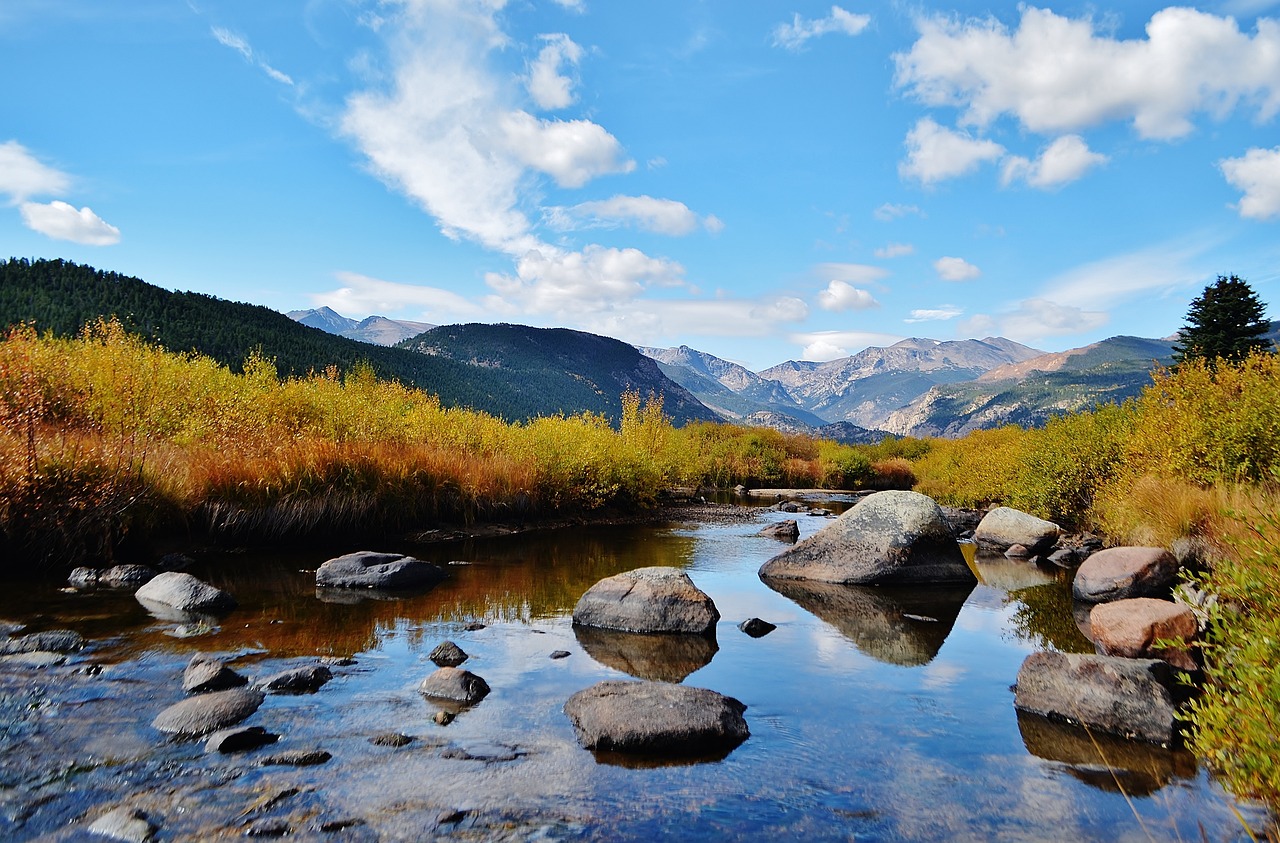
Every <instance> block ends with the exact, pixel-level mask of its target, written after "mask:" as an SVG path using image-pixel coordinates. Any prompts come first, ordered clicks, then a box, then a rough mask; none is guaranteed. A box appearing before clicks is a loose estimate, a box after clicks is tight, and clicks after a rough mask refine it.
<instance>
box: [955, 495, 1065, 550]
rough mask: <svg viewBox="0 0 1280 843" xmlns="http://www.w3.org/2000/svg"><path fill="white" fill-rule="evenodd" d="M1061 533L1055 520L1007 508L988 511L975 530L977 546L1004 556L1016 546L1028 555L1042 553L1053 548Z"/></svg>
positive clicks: (1002, 507)
mask: <svg viewBox="0 0 1280 843" xmlns="http://www.w3.org/2000/svg"><path fill="white" fill-rule="evenodd" d="M1061 534H1062V528H1061V527H1059V526H1058V525H1057V524H1055V523H1053V522H1052V521H1045V520H1044V519H1043V518H1036V517H1035V516H1034V515H1028V514H1027V513H1025V512H1022V511H1020V510H1017V509H1013V508H1011V507H1007V506H998V507H996V508H995V509H993V510H991V511H990V512H988V513H987V514H986V515H985V516H983V518H982V521H981V522H979V524H978V526H977V528H976V529H975V530H974V531H973V537H974V540H975V541H977V543H978V547H980V548H982V549H984V550H995V551H999V552H1001V553H1003V552H1004V551H1005V550H1006V549H1008V548H1009V547H1010V546H1011V545H1015V544H1020V545H1023V546H1024V547H1026V548H1027V551H1028V553H1040V552H1041V551H1044V550H1048V549H1049V548H1050V547H1052V546H1053V544H1054V542H1056V541H1057V540H1058V536H1060V535H1061Z"/></svg>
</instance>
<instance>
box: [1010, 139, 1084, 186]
mask: <svg viewBox="0 0 1280 843" xmlns="http://www.w3.org/2000/svg"><path fill="white" fill-rule="evenodd" d="M1108 160H1109V159H1108V158H1107V156H1105V155H1103V154H1101V153H1098V152H1094V151H1093V150H1091V149H1089V145H1088V144H1086V143H1085V142H1084V139H1083V138H1081V137H1080V136H1079V135H1063V136H1062V137H1060V138H1058V139H1057V140H1055V141H1054V142H1053V143H1051V144H1049V146H1048V147H1046V148H1045V150H1044V151H1043V152H1041V153H1040V157H1039V158H1037V159H1036V160H1035V161H1030V160H1028V159H1026V158H1023V157H1021V156H1019V155H1015V156H1012V157H1010V158H1009V159H1008V160H1006V161H1005V163H1004V171H1003V173H1002V174H1001V181H1002V182H1003V183H1004V184H1010V183H1011V182H1014V181H1017V180H1019V179H1022V180H1025V181H1026V183H1027V184H1029V185H1031V186H1032V187H1039V188H1042V189H1047V188H1053V187H1060V186H1062V185H1064V184H1067V183H1068V182H1073V181H1075V180H1076V179H1078V178H1080V177H1081V176H1083V175H1084V174H1085V173H1087V172H1088V171H1089V170H1090V169H1092V168H1093V167H1096V166H1098V165H1100V164H1104V163H1106V162H1107V161H1108Z"/></svg>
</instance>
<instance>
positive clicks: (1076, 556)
mask: <svg viewBox="0 0 1280 843" xmlns="http://www.w3.org/2000/svg"><path fill="white" fill-rule="evenodd" d="M1048 560H1049V561H1050V562H1052V563H1053V564H1054V565H1057V566H1058V567H1059V568H1074V567H1075V566H1076V565H1079V564H1080V553H1079V551H1077V550H1076V549H1075V548H1073V547H1060V548H1058V549H1057V550H1055V551H1054V552H1053V553H1050V554H1049V556H1048Z"/></svg>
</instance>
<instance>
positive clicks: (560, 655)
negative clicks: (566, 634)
mask: <svg viewBox="0 0 1280 843" xmlns="http://www.w3.org/2000/svg"><path fill="white" fill-rule="evenodd" d="M571 655H572V653H570V652H569V651H568V650H552V651H551V655H550V656H548V657H547V658H551V659H567V658H569V656H571Z"/></svg>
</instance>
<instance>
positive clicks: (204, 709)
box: [151, 688, 265, 737]
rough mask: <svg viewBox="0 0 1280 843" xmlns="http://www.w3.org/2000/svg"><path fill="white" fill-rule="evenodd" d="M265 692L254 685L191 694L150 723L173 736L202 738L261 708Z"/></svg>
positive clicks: (235, 722)
mask: <svg viewBox="0 0 1280 843" xmlns="http://www.w3.org/2000/svg"><path fill="white" fill-rule="evenodd" d="M264 699H265V695H264V694H263V693H262V692H261V691H257V690H254V689H251V688H233V689H231V690H227V691H214V692H213V693H210V694H200V695H199V696H195V697H189V698H187V699H185V700H183V701H182V702H179V703H174V704H173V705H171V706H169V707H168V708H166V709H165V710H164V711H162V712H160V713H159V714H158V715H156V719H155V720H153V721H151V726H152V727H153V728H155V729H159V730H160V731H162V732H168V733H169V734H173V735H187V736H191V737H199V736H201V735H207V734H209V733H210V732H216V731H218V730H219V729H225V728H227V727H228V726H234V725H235V724H237V723H239V722H240V721H241V720H244V719H245V718H246V717H248V716H249V715H251V714H253V713H254V712H255V711H257V710H258V706H260V705H262V701H263V700H264Z"/></svg>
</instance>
